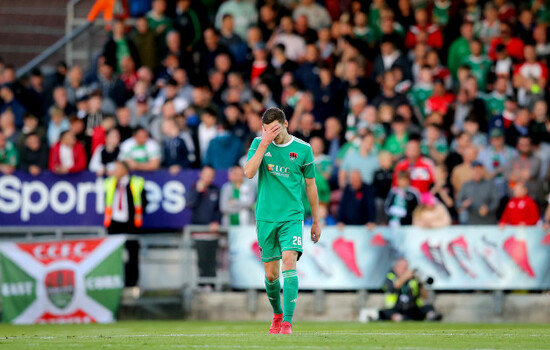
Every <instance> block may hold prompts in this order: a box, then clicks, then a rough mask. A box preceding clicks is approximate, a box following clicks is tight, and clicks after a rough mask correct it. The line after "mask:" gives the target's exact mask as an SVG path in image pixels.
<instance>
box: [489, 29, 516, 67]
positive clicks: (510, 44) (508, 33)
mask: <svg viewBox="0 0 550 350" xmlns="http://www.w3.org/2000/svg"><path fill="white" fill-rule="evenodd" d="M499 44H502V45H504V46H505V47H506V51H507V52H508V54H509V55H510V57H512V58H515V59H516V60H518V61H523V41H521V40H520V39H518V38H515V37H512V27H511V26H510V25H509V24H508V23H501V24H500V36H499V37H498V38H494V39H493V40H492V41H491V47H490V48H489V58H490V59H492V60H493V61H495V60H496V59H497V54H496V48H497V46H498V45H499Z"/></svg>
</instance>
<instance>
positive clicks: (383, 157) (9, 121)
mask: <svg viewBox="0 0 550 350" xmlns="http://www.w3.org/2000/svg"><path fill="white" fill-rule="evenodd" d="M136 3H139V4H140V6H137V7H135V8H134V12H133V13H132V15H133V16H134V17H135V18H134V19H133V21H132V23H135V25H133V26H129V25H128V23H126V22H125V21H124V20H123V19H115V20H114V22H113V23H112V25H111V26H109V28H110V29H111V30H112V32H111V34H110V38H109V40H108V41H107V42H106V43H105V45H104V48H103V50H102V52H101V53H99V54H98V55H97V56H96V57H95V59H94V65H93V66H92V67H80V66H78V65H75V66H72V67H67V66H66V65H65V64H64V63H59V64H58V65H57V67H56V70H55V72H54V73H53V74H48V75H44V74H42V72H41V70H40V69H35V70H33V71H32V73H31V74H30V75H29V76H28V77H24V78H23V79H16V77H15V69H14V66H13V65H12V64H10V63H7V62H3V61H0V83H1V88H0V97H1V101H2V102H1V104H0V129H1V132H0V171H1V172H2V173H4V174H9V173H11V172H13V171H14V170H15V169H20V170H23V171H28V172H29V173H31V174H33V175H38V174H40V172H41V171H44V170H46V169H49V170H50V171H51V172H54V173H57V174H66V173H75V172H80V171H83V170H85V169H89V170H90V171H93V172H95V173H96V174H97V175H98V176H106V175H110V174H112V172H113V169H114V164H115V162H116V160H125V161H126V162H127V164H128V165H129V167H130V169H131V170H134V171H155V170H157V169H159V168H165V169H168V170H169V171H170V172H171V173H172V174H177V173H178V172H180V171H181V170H182V169H189V168H191V169H200V168H202V169H203V172H204V171H207V173H206V174H203V177H204V178H207V179H211V178H212V176H213V175H212V174H211V173H210V172H211V171H212V170H214V171H215V170H227V169H231V170H230V180H231V181H230V183H229V184H228V185H227V186H225V187H224V189H223V190H222V191H221V196H219V195H218V194H219V193H218V192H219V190H214V189H212V186H215V185H213V184H212V183H210V182H208V181H206V180H204V179H203V180H201V181H199V183H198V185H197V188H196V189H193V190H194V191H195V190H198V192H199V194H200V193H203V192H204V193H210V192H212V191H214V192H216V197H217V198H221V199H222V202H223V203H220V204H219V205H218V207H217V208H218V209H216V210H219V208H221V210H222V211H223V212H224V214H226V217H225V219H224V220H225V223H239V222H249V221H250V220H251V215H250V214H251V211H252V210H253V206H254V203H253V200H252V198H253V196H254V193H255V192H254V191H255V188H254V186H253V183H252V184H250V183H248V182H246V181H245V180H243V177H242V174H241V173H240V172H239V169H238V168H235V166H236V165H239V164H240V165H242V162H243V156H244V155H245V153H246V151H247V149H248V146H249V145H250V143H251V141H252V140H253V139H254V137H257V136H260V135H261V131H262V124H261V115H262V113H263V111H264V110H265V109H266V108H269V107H273V106H278V107H280V108H282V109H283V110H284V111H285V113H286V115H287V118H288V119H289V131H290V133H291V134H293V135H295V136H296V137H299V138H301V139H303V140H305V141H307V142H310V143H311V146H312V149H313V152H314V155H315V164H316V168H317V176H316V182H317V186H318V188H319V192H320V193H319V194H320V200H321V213H322V215H323V220H324V222H325V223H326V224H336V223H338V224H339V226H343V225H358V224H361V225H362V224H365V225H368V226H370V227H372V225H375V224H378V225H380V224H383V225H391V226H399V225H409V224H416V225H420V226H423V227H441V226H446V225H449V224H451V223H458V224H497V223H499V222H500V223H502V224H513V225H516V224H525V225H532V224H536V222H537V221H539V218H540V215H539V214H538V213H539V212H542V210H543V209H544V208H545V206H546V205H545V204H546V202H547V200H546V194H547V192H548V186H547V185H548V176H549V175H550V174H549V172H548V168H549V165H550V120H549V118H548V96H550V94H549V93H548V86H547V79H548V64H549V57H550V44H549V43H548V40H547V36H548V24H549V23H550V8H549V7H548V6H547V5H546V2H545V1H541V0H534V1H531V2H517V3H516V4H514V3H512V2H507V0H493V1H485V2H481V1H479V0H464V1H451V0H435V1H432V0H372V1H353V0H348V1H334V0H325V1H314V0H299V1H296V0H284V1H273V0H265V1H257V2H249V1H244V0H228V1H224V2H223V3H221V5H219V6H218V5H217V4H216V2H212V1H208V2H207V1H197V0H193V1H192V0H177V1H166V0H153V1H137V2H136ZM136 11H137V12H136ZM15 63H17V64H20V63H21V62H15ZM204 169H206V170H204ZM243 181H244V182H243ZM205 183H207V184H205ZM243 189H244V190H243ZM205 191H206V192H205ZM194 196H195V197H193V198H194V202H193V205H195V206H200V205H205V206H206V207H209V208H210V204H211V203H210V204H209V205H206V204H200V198H201V196H200V195H197V193H194ZM205 198H207V197H205ZM208 198H211V196H210V197H208ZM304 198H305V195H304ZM305 202H306V203H305V204H306V213H307V212H308V208H307V200H305ZM239 203H240V204H239ZM211 209H212V208H210V209H208V211H209V212H211V213H214V212H215V211H216V210H211ZM535 209H536V210H537V211H536V212H535V211H534V210H535ZM526 210H527V211H528V212H529V213H530V214H533V213H534V214H536V215H535V217H533V215H530V216H528V217H527V216H524V215H521V213H520V212H525V211H526ZM247 211H248V213H247ZM503 213H504V214H503ZM213 216H217V214H216V215H215V214H213ZM306 216H307V214H306ZM194 220H195V221H197V222H199V221H200V222H202V221H203V220H202V218H200V217H195V218H194ZM213 220H214V221H218V222H219V220H220V218H214V219H213ZM206 221H207V222H208V223H209V222H210V220H206Z"/></svg>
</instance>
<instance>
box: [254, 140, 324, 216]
mask: <svg viewBox="0 0 550 350" xmlns="http://www.w3.org/2000/svg"><path fill="white" fill-rule="evenodd" d="M261 140H262V139H261V137H256V138H255V139H254V141H253V142H252V145H250V149H249V150H248V157H247V160H249V159H250V158H252V156H253V155H254V154H255V153H256V150H257V148H258V146H259V145H260V142H261ZM304 178H308V179H313V178H315V164H314V163H313V152H312V151H311V146H310V145H309V143H307V142H305V141H302V140H300V139H298V138H296V137H294V136H292V139H291V140H290V141H289V142H288V143H286V144H284V145H277V144H275V143H274V142H272V143H271V144H270V145H269V146H267V150H266V151H265V154H264V157H263V159H262V162H261V164H260V167H259V168H258V199H257V201H256V220H257V221H268V222H283V221H291V220H304V205H303V203H302V189H303V186H304Z"/></svg>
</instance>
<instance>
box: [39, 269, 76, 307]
mask: <svg viewBox="0 0 550 350" xmlns="http://www.w3.org/2000/svg"><path fill="white" fill-rule="evenodd" d="M45 283H46V292H47V294H48V298H49V299H50V301H51V302H52V303H53V304H54V305H55V306H57V307H58V308H60V309H64V308H65V307H66V306H67V305H68V304H69V303H70V302H71V300H72V299H73V295H74V271H73V270H56V271H52V272H50V273H48V274H47V275H46V280H45Z"/></svg>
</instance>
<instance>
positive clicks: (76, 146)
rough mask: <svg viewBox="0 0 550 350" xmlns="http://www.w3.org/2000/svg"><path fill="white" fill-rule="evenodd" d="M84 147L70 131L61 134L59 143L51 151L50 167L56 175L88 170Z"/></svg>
mask: <svg viewBox="0 0 550 350" xmlns="http://www.w3.org/2000/svg"><path fill="white" fill-rule="evenodd" d="M86 164H87V159H86V151H85V150H84V146H82V144H81V143H80V142H78V141H77V140H76V137H75V136H74V134H73V133H72V132H70V131H64V132H63V133H61V136H60V138H59V142H57V143H56V144H55V145H54V146H53V147H52V149H51V150H50V160H49V163H48V167H49V168H50V171H51V172H53V173H55V174H67V173H78V172H80V171H83V170H85V169H86Z"/></svg>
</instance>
